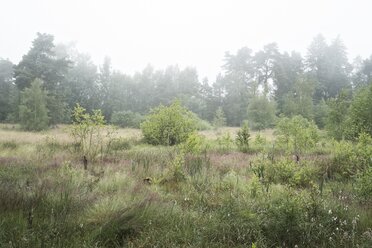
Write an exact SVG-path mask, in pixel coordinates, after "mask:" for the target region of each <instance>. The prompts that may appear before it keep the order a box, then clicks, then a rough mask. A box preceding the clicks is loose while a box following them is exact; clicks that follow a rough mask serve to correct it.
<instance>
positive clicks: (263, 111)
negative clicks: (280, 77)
mask: <svg viewBox="0 0 372 248" xmlns="http://www.w3.org/2000/svg"><path fill="white" fill-rule="evenodd" d="M248 118H249V121H250V123H251V127H252V129H254V130H262V129H265V128H269V127H271V126H272V125H273V124H274V122H275V105H274V103H273V102H270V101H269V100H268V99H267V98H266V97H265V96H260V97H255V98H254V99H252V101H251V102H250V103H249V105H248Z"/></svg>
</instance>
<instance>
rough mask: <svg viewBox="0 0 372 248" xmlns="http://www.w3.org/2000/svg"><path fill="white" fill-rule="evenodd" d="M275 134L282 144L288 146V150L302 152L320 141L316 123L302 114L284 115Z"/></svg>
mask: <svg viewBox="0 0 372 248" xmlns="http://www.w3.org/2000/svg"><path fill="white" fill-rule="evenodd" d="M275 134H276V135H277V136H278V141H279V143H280V144H283V145H285V146H286V148H287V150H288V151H291V152H294V153H301V152H305V151H308V150H309V149H311V148H313V147H315V145H316V143H317V142H318V139H319V135H318V128H317V127H316V125H315V123H313V122H310V121H308V120H307V119H305V118H303V117H302V116H300V115H298V116H294V117H292V118H287V117H282V118H280V120H279V122H278V123H277V126H276V132H275Z"/></svg>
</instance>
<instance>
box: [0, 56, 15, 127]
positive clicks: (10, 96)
mask: <svg viewBox="0 0 372 248" xmlns="http://www.w3.org/2000/svg"><path fill="white" fill-rule="evenodd" d="M13 67H14V65H13V64H12V62H10V61H9V60H5V59H2V58H0V121H2V122H3V121H7V120H9V119H10V117H11V114H14V112H16V111H15V109H16V108H17V100H18V91H17V89H16V87H15V85H14V84H13Z"/></svg>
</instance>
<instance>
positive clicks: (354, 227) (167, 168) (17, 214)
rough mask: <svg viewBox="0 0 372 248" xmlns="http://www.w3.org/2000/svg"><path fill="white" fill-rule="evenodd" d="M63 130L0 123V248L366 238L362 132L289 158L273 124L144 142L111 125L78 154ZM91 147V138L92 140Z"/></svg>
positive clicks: (360, 241)
mask: <svg viewBox="0 0 372 248" xmlns="http://www.w3.org/2000/svg"><path fill="white" fill-rule="evenodd" d="M70 129H71V127H70V126H68V125H60V126H58V127H56V128H54V129H50V130H48V131H44V132H38V133H36V132H25V131H20V129H19V127H18V126H17V125H6V124H1V125H0V247H372V208H371V206H372V205H371V204H372V196H371V188H372V186H371V184H372V182H371V178H372V170H371V167H372V139H371V138H370V137H369V136H367V135H366V136H361V137H360V138H359V140H357V141H355V142H350V141H334V140H331V139H329V138H328V137H327V136H326V135H325V134H321V136H320V139H319V141H318V142H317V145H316V146H314V147H313V148H311V149H307V150H306V151H302V152H301V154H300V155H299V157H298V158H296V157H294V153H293V151H292V150H290V149H289V148H288V145H287V146H286V145H285V144H284V145H283V144H280V142H279V139H278V137H277V136H276V135H275V130H272V129H270V130H264V131H261V132H251V139H250V146H249V149H247V150H246V151H244V152H242V151H241V150H239V147H237V145H236V143H235V141H234V140H235V136H236V133H237V131H238V130H239V128H219V129H218V130H207V131H199V132H198V133H197V134H194V135H193V136H192V139H190V140H188V142H186V143H185V144H182V145H177V146H152V145H148V144H145V143H144V142H143V140H142V135H141V131H140V130H138V129H115V131H114V132H113V134H112V136H110V141H109V142H107V140H105V141H104V140H99V142H106V143H104V145H105V146H106V148H107V149H105V150H104V151H103V150H102V149H101V150H100V152H98V153H97V154H95V156H94V157H89V158H88V160H87V162H86V167H87V168H86V169H85V168H84V160H83V156H84V154H82V153H80V152H79V151H78V150H77V149H76V144H75V141H74V139H73V138H72V137H71V135H70ZM100 144H101V143H100Z"/></svg>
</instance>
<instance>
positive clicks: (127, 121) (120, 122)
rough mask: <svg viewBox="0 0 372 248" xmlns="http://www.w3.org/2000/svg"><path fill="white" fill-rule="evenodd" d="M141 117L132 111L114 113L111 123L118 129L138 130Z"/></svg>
mask: <svg viewBox="0 0 372 248" xmlns="http://www.w3.org/2000/svg"><path fill="white" fill-rule="evenodd" d="M142 121H143V116H142V115H140V114H139V113H133V112H132V111H120V112H114V113H112V116H111V123H112V124H114V125H116V126H119V127H132V128H139V127H140V124H141V122H142Z"/></svg>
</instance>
